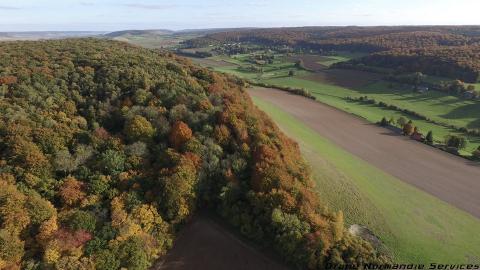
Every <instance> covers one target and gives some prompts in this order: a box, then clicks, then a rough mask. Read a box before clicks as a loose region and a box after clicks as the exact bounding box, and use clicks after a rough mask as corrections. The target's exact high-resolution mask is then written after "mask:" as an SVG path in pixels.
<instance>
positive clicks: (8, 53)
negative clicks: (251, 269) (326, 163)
mask: <svg viewBox="0 0 480 270" xmlns="http://www.w3.org/2000/svg"><path fill="white" fill-rule="evenodd" d="M319 188H321V187H319ZM200 209H203V210H208V211H212V212H215V213H217V214H218V215H219V216H220V217H222V218H224V219H225V220H226V221H228V222H229V223H230V224H231V225H233V226H234V227H235V228H236V229H237V230H238V231H239V232H240V233H241V234H242V235H244V236H245V237H247V238H249V239H251V240H252V241H254V242H256V243H258V244H259V245H261V246H265V247H269V248H271V249H273V250H274V251H275V252H276V253H278V254H279V255H280V256H281V257H282V258H284V260H285V262H286V263H288V264H290V265H293V266H295V267H297V268H301V269H306V268H308V269H324V267H325V265H326V264H327V263H334V264H339V265H346V264H349V265H355V266H360V265H362V264H364V263H375V262H377V263H381V262H387V261H388V260H389V259H388V258H387V257H385V256H384V255H382V254H379V253H378V252H377V251H376V250H374V249H373V248H372V246H371V245H370V244H369V243H367V242H366V241H364V240H362V239H360V238H358V237H354V236H352V235H351V234H349V233H348V232H347V231H346V229H345V228H344V221H343V220H344V217H343V214H342V212H336V213H335V212H331V211H329V210H328V209H326V207H324V206H323V205H322V204H321V203H320V202H319V198H318V196H317V194H316V193H315V191H314V187H313V184H312V180H311V174H310V170H309V168H308V166H307V165H306V163H305V162H304V161H303V159H302V157H301V154H300V151H299V147H298V145H297V144H296V143H295V142H293V141H292V140H290V139H289V138H287V137H286V136H285V135H283V133H282V132H281V131H280V130H279V129H278V128H277V127H276V125H275V124H274V123H273V122H272V121H271V120H270V119H269V118H268V117H267V116H266V114H264V113H262V112H261V111H259V110H258V109H257V108H256V107H255V106H254V105H253V103H252V101H251V100H250V98H249V96H248V95H247V93H246V92H245V90H244V82H243V81H241V80H239V79H237V78H235V77H230V76H227V75H220V74H218V73H215V72H213V71H210V70H208V69H205V68H201V67H198V66H195V65H193V64H192V63H191V62H190V61H189V60H186V59H184V58H181V57H178V56H175V55H174V54H171V53H168V52H162V51H156V50H149V49H143V48H139V47H135V46H132V45H128V44H125V43H120V42H115V41H107V40H100V39H67V40H56V41H24V42H8V43H1V44H0V268H1V269H85V270H88V269H112V270H114V269H121V268H124V269H125V268H128V269H131V270H141V269H148V268H149V267H150V266H151V265H152V263H153V262H154V261H155V260H157V259H158V258H160V257H161V256H163V255H164V254H166V253H167V252H168V250H169V249H170V248H171V247H172V244H173V243H174V240H175V236H176V235H177V233H178V232H179V231H180V230H181V229H182V226H183V225H184V224H186V223H187V222H188V221H189V220H190V219H191V218H192V217H193V216H194V215H195V213H197V212H198V211H199V210H200ZM212 259H214V258H212Z"/></svg>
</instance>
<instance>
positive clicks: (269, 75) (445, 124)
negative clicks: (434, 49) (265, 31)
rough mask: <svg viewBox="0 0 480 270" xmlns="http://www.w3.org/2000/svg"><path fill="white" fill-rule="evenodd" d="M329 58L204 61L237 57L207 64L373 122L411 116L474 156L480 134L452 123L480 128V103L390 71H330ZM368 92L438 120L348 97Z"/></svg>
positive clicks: (424, 128)
mask: <svg viewBox="0 0 480 270" xmlns="http://www.w3.org/2000/svg"><path fill="white" fill-rule="evenodd" d="M323 57H330V56H313V55H303V56H302V55H297V56H290V57H282V56H278V57H276V61H275V62H274V63H273V64H270V65H265V66H263V67H262V69H263V70H262V72H261V73H259V72H254V71H247V70H245V69H244V68H242V67H245V66H248V65H251V64H249V63H246V62H245V59H247V55H241V56H234V57H232V58H230V57H227V56H216V57H213V58H208V59H206V60H201V61H208V60H210V59H212V60H213V59H215V60H218V59H222V60H223V61H228V62H230V61H229V59H231V60H232V62H231V63H235V64H232V65H231V66H228V65H224V64H222V62H218V61H216V62H209V63H205V66H209V67H212V68H214V69H215V70H217V71H221V72H226V73H230V74H234V75H237V76H239V77H241V78H245V79H248V80H250V81H253V82H258V83H267V84H269V85H274V86H281V87H292V88H303V89H306V90H307V91H309V92H310V93H311V94H312V95H313V96H315V97H316V98H317V100H318V101H320V102H323V103H326V104H329V105H331V106H334V107H337V108H339V109H342V110H344V111H347V112H350V113H353V114H356V115H358V116H360V117H363V118H365V119H367V120H368V121H370V122H372V123H375V122H377V121H380V119H382V118H383V117H386V118H387V119H391V118H393V119H394V120H395V119H397V118H399V117H404V118H407V119H411V120H413V121H414V125H415V126H417V127H419V128H420V131H421V132H422V133H424V134H426V133H427V132H428V131H432V132H433V137H434V141H435V142H436V143H443V142H444V139H445V137H446V136H448V135H451V134H455V135H460V136H465V137H466V138H467V140H468V144H467V146H466V148H465V149H461V150H460V153H461V154H462V155H465V156H470V155H471V153H472V152H473V151H475V150H476V149H477V148H478V147H479V146H480V137H476V136H471V135H467V134H465V133H463V132H461V131H459V130H456V129H452V128H450V127H449V126H450V125H454V126H457V127H459V128H461V127H463V128H468V129H478V128H480V122H479V118H480V115H479V112H480V110H479V108H480V102H479V101H475V100H466V99H463V98H460V97H457V96H453V95H448V94H446V93H442V92H437V91H429V92H427V93H418V92H415V91H412V89H411V87H408V86H407V87H406V88H405V87H404V86H402V85H400V84H396V83H390V82H387V81H385V80H383V77H384V75H381V74H378V73H373V72H365V71H358V70H345V69H327V68H326V67H325V66H323V65H321V64H319V63H317V62H318V61H321V59H323ZM299 59H301V60H302V61H303V64H304V65H305V68H307V69H309V67H310V68H311V69H314V70H315V69H316V71H315V72H309V71H305V70H302V69H299V68H297V67H295V65H294V63H295V61H297V60H299ZM291 70H293V71H294V72H295V73H294V75H293V76H289V72H290V71H291ZM434 78H435V77H432V76H429V77H428V79H434ZM392 85H393V86H392ZM362 96H368V98H371V99H375V100H376V101H377V102H384V103H386V104H389V105H394V106H397V107H398V108H401V109H407V110H410V111H414V112H417V113H419V114H421V115H423V116H425V117H427V118H429V119H431V120H432V121H435V123H433V122H432V121H426V120H424V119H419V118H418V117H415V116H412V115H409V114H406V113H404V112H399V111H398V110H397V111H395V110H391V109H388V108H381V107H378V106H375V105H369V104H362V103H357V102H351V101H348V100H347V98H358V97H362Z"/></svg>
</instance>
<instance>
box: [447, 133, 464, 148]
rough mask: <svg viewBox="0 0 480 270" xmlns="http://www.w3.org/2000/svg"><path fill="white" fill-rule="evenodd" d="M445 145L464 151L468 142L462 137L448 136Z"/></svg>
mask: <svg viewBox="0 0 480 270" xmlns="http://www.w3.org/2000/svg"><path fill="white" fill-rule="evenodd" d="M445 144H446V145H447V146H448V147H454V148H456V149H463V148H465V147H466V146H467V140H466V139H465V138H464V137H462V136H457V135H448V136H447V137H446V138H445Z"/></svg>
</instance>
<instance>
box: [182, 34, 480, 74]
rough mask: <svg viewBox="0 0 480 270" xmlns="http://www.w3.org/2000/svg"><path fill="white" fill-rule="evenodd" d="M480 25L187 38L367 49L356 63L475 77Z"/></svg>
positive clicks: (319, 50)
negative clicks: (367, 54)
mask: <svg viewBox="0 0 480 270" xmlns="http://www.w3.org/2000/svg"><path fill="white" fill-rule="evenodd" d="M479 33H480V27H476V26H405V27H403V26H402V27H401V26H398V27H304V28H274V29H256V30H239V31H229V32H221V33H213V34H210V35H206V36H205V37H201V38H196V39H193V40H190V41H187V42H186V43H185V45H186V46H189V47H201V46H206V45H220V44H225V43H238V42H239V43H253V44H261V45H264V46H288V47H292V48H294V49H302V50H307V51H309V50H311V51H314V52H317V53H323V52H329V51H354V52H367V53H371V54H372V55H370V56H367V57H365V58H363V59H361V60H359V61H357V62H353V63H354V64H358V63H362V64H363V65H367V66H378V67H383V68H392V69H393V70H394V71H397V72H423V73H425V74H429V75H436V76H444V77H449V78H452V79H460V80H462V81H465V82H470V83H475V82H477V81H478V80H479V74H480V65H479V63H480V54H479V53H478V52H479V51H480V37H479Z"/></svg>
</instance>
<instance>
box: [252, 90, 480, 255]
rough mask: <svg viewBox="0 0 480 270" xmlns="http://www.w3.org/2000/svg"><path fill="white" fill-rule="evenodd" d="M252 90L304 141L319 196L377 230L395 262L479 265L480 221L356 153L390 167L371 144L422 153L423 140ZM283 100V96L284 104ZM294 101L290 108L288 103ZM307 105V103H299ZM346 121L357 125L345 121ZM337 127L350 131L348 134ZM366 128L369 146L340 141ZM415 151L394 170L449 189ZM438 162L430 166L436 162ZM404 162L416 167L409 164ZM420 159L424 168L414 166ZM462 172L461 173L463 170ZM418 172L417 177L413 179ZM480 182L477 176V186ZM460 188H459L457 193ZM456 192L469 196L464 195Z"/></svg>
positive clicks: (286, 128) (356, 221) (265, 108)
mask: <svg viewBox="0 0 480 270" xmlns="http://www.w3.org/2000/svg"><path fill="white" fill-rule="evenodd" d="M250 93H251V94H252V95H253V97H254V101H255V104H256V105H257V106H259V108H261V109H262V110H263V111H265V112H266V113H267V114H269V116H271V117H272V118H273V119H274V120H275V121H276V123H277V124H278V125H279V126H280V127H281V128H282V130H283V131H284V132H286V133H287V134H288V135H289V136H290V137H292V138H294V139H295V140H296V141H298V142H299V144H300V146H301V149H302V153H303V154H304V157H305V158H306V159H307V161H309V162H310V164H311V166H312V168H313V172H314V177H315V180H316V182H317V186H318V187H319V196H320V198H321V199H322V200H323V201H324V202H326V203H327V204H328V205H329V206H330V207H331V208H333V209H335V210H337V209H342V210H343V211H345V213H346V216H347V220H346V221H347V223H348V224H350V225H351V224H362V225H366V226H367V227H368V228H369V229H371V230H372V231H373V232H374V233H375V234H376V235H377V236H378V237H379V238H380V240H381V241H382V242H383V243H384V244H385V246H386V248H387V249H388V250H389V252H391V253H393V254H394V257H395V260H396V261H400V262H417V263H429V262H431V261H437V262H456V263H460V262H463V263H466V262H469V263H474V262H478V261H480V258H479V257H478V254H479V252H480V246H479V245H478V242H479V241H480V239H479V238H478V236H479V235H480V231H479V228H480V220H479V219H478V218H475V217H473V216H471V215H469V214H467V213H465V212H463V211H461V210H459V209H457V208H455V207H453V206H451V205H449V204H447V203H445V202H443V201H441V200H439V199H437V198H435V197H434V196H431V195H429V194H427V193H426V192H424V191H421V190H420V189H418V188H415V187H413V186H412V185H410V184H407V183H405V182H404V181H402V178H400V177H395V176H392V175H390V174H388V171H389V168H385V167H384V168H383V169H384V170H382V169H381V168H379V167H378V164H376V163H375V162H373V161H372V160H368V159H364V158H361V157H359V156H360V155H362V153H359V152H357V151H358V149H363V151H364V152H363V154H365V153H369V154H371V155H373V156H376V155H379V154H380V155H382V156H383V157H384V158H382V160H385V162H388V161H389V160H390V157H389V156H387V155H385V154H383V153H384V152H381V151H380V150H378V144H377V143H375V146H372V145H371V144H369V142H368V141H370V142H371V141H372V140H379V143H380V144H381V143H382V141H384V140H387V141H398V146H395V145H394V144H388V147H391V148H403V147H406V149H407V150H412V149H413V148H416V147H417V145H415V144H416V143H414V142H411V141H405V140H403V139H402V138H400V137H398V136H395V135H393V136H392V134H384V133H388V131H385V130H383V129H380V128H374V131H372V130H371V127H370V125H369V124H368V123H366V122H364V121H363V120H361V119H358V118H356V117H354V116H351V115H348V114H345V113H343V112H340V111H338V110H334V109H331V108H328V107H325V106H324V105H321V104H318V103H315V102H312V101H309V100H307V99H304V98H302V97H298V96H292V95H288V94H285V93H284V92H280V91H275V90H265V89H257V90H253V91H251V92H250ZM278 97H281V100H282V103H280V101H279V100H278V99H277V98H278ZM287 99H288V104H291V105H286V103H284V102H285V101H286V100H287ZM300 100H301V104H299V103H298V102H297V101H300ZM307 103H308V105H307ZM312 106H314V107H317V106H323V107H325V110H328V111H329V114H326V111H322V112H320V111H317V110H314V109H313V107H312ZM305 111H309V114H308V115H307V114H304V113H302V112H305ZM311 115H316V116H317V117H318V116H319V117H318V118H319V119H317V120H315V119H316V117H313V116H311ZM345 118H347V119H350V120H348V121H345ZM314 121H317V123H318V125H315V126H312V122H314ZM338 125H342V126H343V125H345V126H349V127H348V128H345V129H341V128H339V127H338ZM351 130H354V132H351ZM365 130H368V131H366V132H369V133H372V134H371V137H369V138H370V139H367V142H366V143H364V142H363V141H361V140H359V141H356V140H353V142H352V145H350V146H348V147H346V146H345V144H344V143H342V142H343V140H342V141H341V142H339V141H338V140H337V139H336V138H337V137H340V138H342V139H343V138H344V136H352V134H353V133H355V134H357V133H362V132H363V131H365ZM331 134H334V135H331ZM362 139H365V138H362ZM419 148H421V151H426V152H431V153H430V154H433V155H437V154H438V155H440V158H441V159H443V158H446V159H453V160H454V162H464V161H463V160H460V159H458V160H457V158H456V157H453V156H450V155H444V154H443V153H441V152H440V153H436V152H437V151H436V150H434V149H430V148H426V149H423V147H422V145H419ZM412 151H415V150H412ZM352 152H355V153H354V154H352ZM390 152H391V153H392V154H391V155H392V156H394V155H395V151H390ZM372 153H373V154H372ZM409 154H412V155H411V156H412V157H415V158H410V157H409V158H407V159H405V161H403V162H402V161H399V162H398V163H394V164H391V165H392V167H396V168H400V169H403V170H405V171H406V172H407V174H408V173H412V179H417V181H418V182H422V181H421V180H425V182H426V183H429V185H430V184H432V180H433V186H435V185H437V186H438V185H443V184H442V183H440V182H437V181H440V180H441V179H444V180H445V179H446V178H445V177H442V176H440V175H436V176H438V177H439V178H437V177H433V176H432V177H430V176H428V177H427V178H423V175H424V173H425V172H427V171H428V172H435V169H437V168H433V167H431V166H426V167H425V168H429V169H428V170H424V169H423V167H422V166H420V165H423V163H424V162H426V161H423V160H418V159H417V157H418V155H417V153H416V152H412V153H409ZM418 158H420V157H418ZM427 160H430V159H427ZM435 160H436V159H434V160H432V161H430V162H431V163H435ZM405 162H407V163H413V164H414V165H406V164H404V163H405ZM417 162H418V165H415V164H416V163H417ZM427 162H428V161H427ZM465 166H469V167H468V168H469V169H468V170H476V171H478V170H480V168H478V167H473V165H469V164H465ZM470 166H472V167H470ZM415 167H417V169H415ZM386 172H387V173H386ZM428 172H427V173H428ZM443 172H444V171H442V173H443ZM452 173H453V172H450V174H452ZM458 173H459V174H461V173H462V169H460V172H458ZM413 174H415V175H416V176H415V177H413ZM455 175H456V174H455ZM437 179H438V180H437ZM453 179H457V178H456V176H454V177H453V178H452V179H450V181H453ZM474 179H475V178H471V180H472V181H473V180H474ZM447 180H448V179H447ZM454 182H456V181H454ZM433 186H432V187H433ZM469 187H470V188H469V190H478V187H475V186H469ZM442 188H444V189H445V190H447V189H448V188H446V187H442ZM453 190H457V191H458V189H455V188H454V189H452V191H453ZM470 192H474V191H470ZM457 195H462V194H458V192H457ZM460 197H462V198H461V199H463V197H464V198H465V199H467V198H470V199H475V196H473V197H472V196H471V195H470V196H469V195H467V194H465V196H460ZM477 197H478V196H477ZM477 203H478V202H477Z"/></svg>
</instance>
